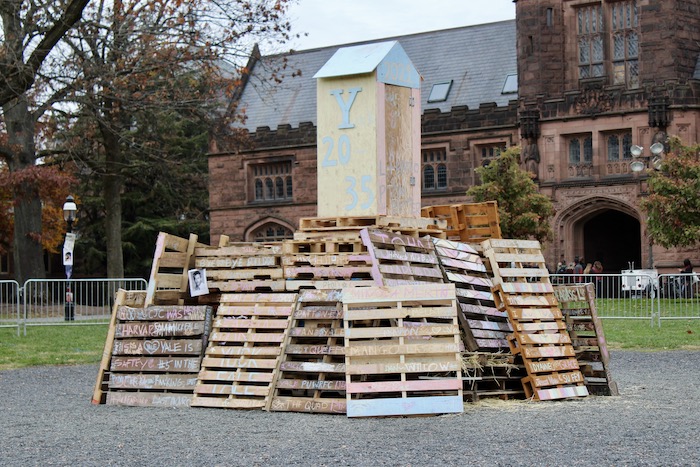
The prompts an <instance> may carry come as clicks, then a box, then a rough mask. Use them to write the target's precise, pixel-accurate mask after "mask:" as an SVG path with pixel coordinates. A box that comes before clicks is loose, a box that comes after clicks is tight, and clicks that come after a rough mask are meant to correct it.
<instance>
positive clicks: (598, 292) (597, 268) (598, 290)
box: [591, 261, 603, 298]
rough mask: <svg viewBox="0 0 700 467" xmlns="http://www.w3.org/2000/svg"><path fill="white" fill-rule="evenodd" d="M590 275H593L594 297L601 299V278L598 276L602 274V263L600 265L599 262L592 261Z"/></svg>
mask: <svg viewBox="0 0 700 467" xmlns="http://www.w3.org/2000/svg"><path fill="white" fill-rule="evenodd" d="M591 274H595V276H594V277H593V280H594V282H593V283H594V284H595V296H596V298H602V296H603V276H600V274H603V263H601V262H600V261H594V262H593V267H592V268H591Z"/></svg>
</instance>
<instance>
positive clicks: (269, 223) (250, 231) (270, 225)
mask: <svg viewBox="0 0 700 467" xmlns="http://www.w3.org/2000/svg"><path fill="white" fill-rule="evenodd" d="M289 238H294V227H292V225H291V224H289V223H288V222H285V221H283V220H281V219H275V218H274V217H267V218H265V219H261V220H259V221H258V222H255V223H254V224H252V225H251V226H249V227H248V228H247V229H246V232H245V240H246V241H247V242H279V241H282V240H286V239H289Z"/></svg>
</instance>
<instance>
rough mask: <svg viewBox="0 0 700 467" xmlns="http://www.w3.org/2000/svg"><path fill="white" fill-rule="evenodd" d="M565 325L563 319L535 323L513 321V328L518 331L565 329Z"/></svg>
mask: <svg viewBox="0 0 700 467" xmlns="http://www.w3.org/2000/svg"><path fill="white" fill-rule="evenodd" d="M565 328H566V325H565V323H564V322H563V321H561V320H557V321H544V322H536V323H521V322H514V323H513V329H514V330H516V331H519V332H536V331H551V330H557V329H565Z"/></svg>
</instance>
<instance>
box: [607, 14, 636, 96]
mask: <svg viewBox="0 0 700 467" xmlns="http://www.w3.org/2000/svg"><path fill="white" fill-rule="evenodd" d="M611 26H612V27H611V33H612V38H611V47H612V77H613V84H624V85H626V86H627V87H628V88H638V87H639V60H638V59H639V34H638V32H637V30H638V29H639V12H638V10H637V2H636V0H630V1H624V2H617V3H613V4H612V16H611Z"/></svg>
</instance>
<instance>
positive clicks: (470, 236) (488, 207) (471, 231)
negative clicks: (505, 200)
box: [421, 201, 501, 247]
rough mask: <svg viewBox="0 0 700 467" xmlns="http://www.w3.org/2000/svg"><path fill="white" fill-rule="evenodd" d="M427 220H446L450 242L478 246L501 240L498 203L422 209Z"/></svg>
mask: <svg viewBox="0 0 700 467" xmlns="http://www.w3.org/2000/svg"><path fill="white" fill-rule="evenodd" d="M421 215H422V216H423V217H427V218H433V219H440V220H444V221H445V222H446V223H447V226H446V227H445V234H446V238H447V239H448V240H456V241H459V242H463V243H470V244H473V245H474V246H477V247H478V245H479V244H480V243H481V242H482V241H483V240H486V239H487V238H501V226H500V223H499V216H498V204H497V203H496V201H487V202H484V203H468V204H447V205H439V206H427V207H424V208H423V209H421Z"/></svg>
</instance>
